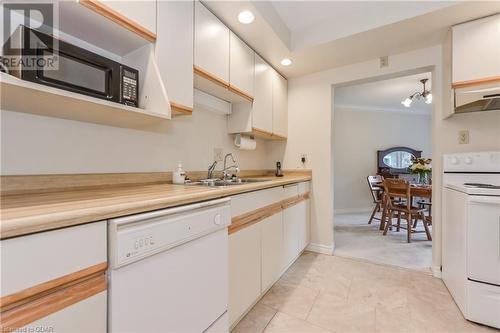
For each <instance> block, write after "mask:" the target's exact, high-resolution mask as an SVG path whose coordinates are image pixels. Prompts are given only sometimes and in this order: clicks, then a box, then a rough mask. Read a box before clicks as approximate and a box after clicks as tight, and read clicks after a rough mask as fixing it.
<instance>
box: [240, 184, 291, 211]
mask: <svg viewBox="0 0 500 333" xmlns="http://www.w3.org/2000/svg"><path fill="white" fill-rule="evenodd" d="M283 198H284V197H283V188H282V187H273V188H270V189H266V190H261V191H255V192H249V193H244V194H240V195H236V196H234V197H231V216H232V217H234V216H239V215H242V214H244V213H248V212H251V211H253V210H256V209H259V208H262V207H265V206H268V205H271V204H273V203H276V202H279V201H281V200H283Z"/></svg>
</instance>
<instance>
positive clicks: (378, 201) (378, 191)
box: [366, 175, 384, 224]
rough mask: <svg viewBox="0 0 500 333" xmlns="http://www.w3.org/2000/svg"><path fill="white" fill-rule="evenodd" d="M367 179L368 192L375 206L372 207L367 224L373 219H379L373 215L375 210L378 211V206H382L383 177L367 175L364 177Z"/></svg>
mask: <svg viewBox="0 0 500 333" xmlns="http://www.w3.org/2000/svg"><path fill="white" fill-rule="evenodd" d="M366 180H367V181H368V187H369V188H370V193H371V195H372V198H373V203H374V204H375V207H373V211H372V215H371V216H370V219H369V220H368V224H371V223H372V221H373V220H380V219H379V218H378V217H375V214H376V213H377V212H380V208H381V207H382V192H383V191H382V187H381V186H383V185H382V184H383V181H384V178H383V177H382V176H379V175H376V176H368V177H366Z"/></svg>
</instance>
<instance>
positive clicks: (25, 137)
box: [0, 109, 275, 175]
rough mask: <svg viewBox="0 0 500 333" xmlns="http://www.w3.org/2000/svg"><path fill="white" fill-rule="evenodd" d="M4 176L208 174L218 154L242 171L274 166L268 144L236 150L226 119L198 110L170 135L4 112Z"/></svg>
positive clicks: (173, 124)
mask: <svg viewBox="0 0 500 333" xmlns="http://www.w3.org/2000/svg"><path fill="white" fill-rule="evenodd" d="M0 120H1V174H3V175H13V174H15V175H20V174H53V173H106V172H154V171H172V170H174V168H175V167H176V166H177V161H179V160H180V161H182V162H183V163H184V167H185V169H186V170H197V171H198V170H206V169H207V167H208V165H209V164H210V163H211V162H212V161H213V149H214V148H215V147H220V148H223V150H224V152H225V153H226V152H235V153H236V157H237V160H238V162H239V164H240V167H241V168H242V169H266V168H267V169H269V168H273V167H274V165H275V164H274V163H275V160H273V159H272V158H271V157H270V156H269V154H268V153H267V148H266V143H265V141H260V140H259V141H258V142H257V149H256V150H255V151H235V147H234V145H233V143H232V136H230V135H227V134H226V133H227V130H226V117H225V116H221V115H217V114H214V113H211V112H208V111H204V110H199V109H195V111H194V112H193V116H192V117H178V118H174V119H172V120H171V121H170V123H169V127H168V129H167V130H166V132H165V133H153V132H146V131H138V130H132V129H124V128H117V127H110V126H103V125H96V124H90V123H84V122H77V121H70V120H64V119H58V118H49V117H41V116H35V115H29V114H23V113H17V112H8V111H4V110H2V113H1V118H0Z"/></svg>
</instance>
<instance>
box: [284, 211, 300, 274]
mask: <svg viewBox="0 0 500 333" xmlns="http://www.w3.org/2000/svg"><path fill="white" fill-rule="evenodd" d="M299 215H300V209H299V206H298V205H294V206H291V207H288V208H286V209H285V210H283V241H284V262H283V266H282V267H283V269H284V268H286V267H288V266H289V265H290V264H291V263H292V261H293V260H294V259H295V258H296V257H297V255H298V254H299V232H300V216H299Z"/></svg>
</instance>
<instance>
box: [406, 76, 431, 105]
mask: <svg viewBox="0 0 500 333" xmlns="http://www.w3.org/2000/svg"><path fill="white" fill-rule="evenodd" d="M427 81H429V79H422V80H420V82H421V83H422V84H423V85H424V89H423V91H422V92H420V91H418V92H416V93H413V94H412V95H410V96H408V97H406V99H405V100H404V101H402V102H401V104H403V105H404V106H405V107H407V108H409V107H410V106H411V103H412V102H413V101H414V100H424V102H425V103H427V104H431V103H432V94H431V91H430V90H426V89H425V84H426V83H427Z"/></svg>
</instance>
